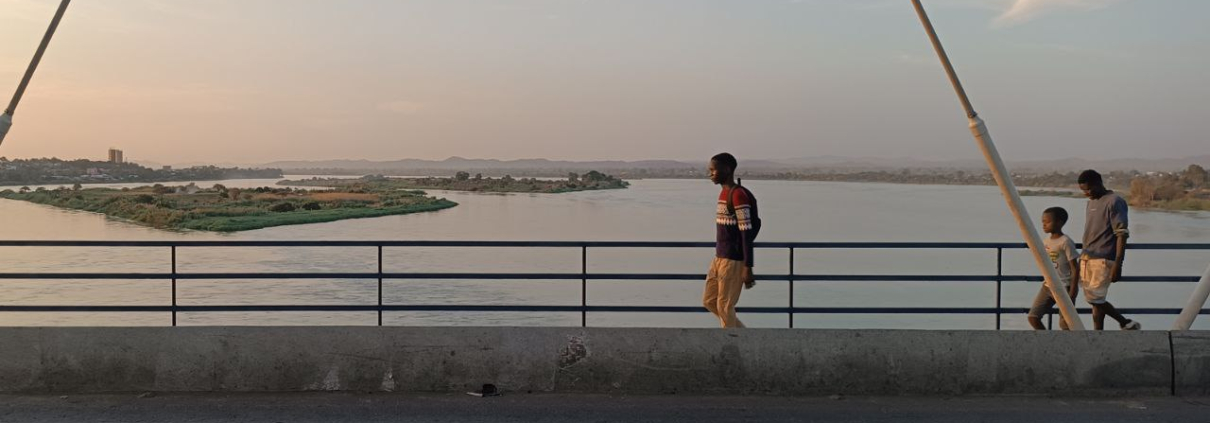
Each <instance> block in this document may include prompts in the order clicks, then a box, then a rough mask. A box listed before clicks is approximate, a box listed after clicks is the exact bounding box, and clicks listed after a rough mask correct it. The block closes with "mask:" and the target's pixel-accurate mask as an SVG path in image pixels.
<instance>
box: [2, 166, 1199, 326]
mask: <svg viewBox="0 0 1210 423" xmlns="http://www.w3.org/2000/svg"><path fill="white" fill-rule="evenodd" d="M291 177H292V178H297V177H299V176H291ZM274 182H275V181H273V180H231V181H221V182H220V183H222V184H224V185H226V186H228V187H256V186H265V185H272V184H273V183H274ZM214 183H215V182H214V181H199V182H198V184H199V185H202V186H209V185H211V184H214ZM128 185H130V186H134V185H140V184H128ZM745 185H746V186H748V187H749V188H751V189H752V190H753V191H754V192H755V193H756V195H757V197H758V198H759V200H760V205H761V214H762V217H763V218H764V222H765V223H764V229H763V230H762V233H761V236H760V241H811V242H816V241H958V242H1020V240H1021V237H1020V234H1019V232H1018V230H1017V228H1016V225H1015V223H1014V222H1013V220H1012V218H1011V216H1010V215H1009V214H1008V212H1007V210H1006V208H1005V205H1004V200H1003V199H1002V198H1001V197H1000V194H999V191H998V190H997V189H996V188H995V187H983V186H976V187H971V186H921V185H892V184H866V183H832V182H789V181H750V182H747V183H746V184H745ZM111 186H122V185H111ZM3 188H5V187H0V189H3ZM717 190H718V188H717V187H714V186H712V185H711V184H710V183H709V182H708V181H695V180H638V181H632V185H631V187H630V188H629V189H625V190H610V191H591V192H578V193H567V194H480V193H459V192H447V191H430V194H431V195H435V196H439V197H445V198H448V199H451V200H453V201H456V202H458V203H459V204H460V205H459V206H458V207H454V208H452V209H447V210H442V211H438V212H432V213H421V214H413V215H403V216H388V217H380V218H371V219H354V220H345V221H340V222H331V223H320V224H310V225H296V226H283V227H275V228H266V229H261V230H255V231H247V232H240V233H235V234H218V233H207V232H174V231H164V230H157V229H150V228H145V227H141V226H138V225H134V224H131V223H128V222H123V221H119V220H115V219H109V218H106V217H105V216H102V215H98V214H94V213H85V212H76V211H67V210H59V209H55V208H52V207H47V206H42V205H36V204H31V203H26V202H19V201H11V200H0V216H3V218H4V225H3V226H0V239H6V240H18V239H21V240H50V239H56V240H621V241H713V237H714V226H713V225H714V215H713V213H714V210H715V199H716V198H717V195H718V191H717ZM1025 203H1026V205H1027V206H1028V207H1029V210H1030V213H1031V215H1032V216H1034V218H1035V219H1037V218H1038V217H1039V216H1040V214H1041V211H1042V210H1043V209H1045V208H1046V207H1050V206H1062V207H1065V208H1067V210H1068V211H1069V212H1070V213H1071V215H1072V220H1071V222H1069V223H1068V225H1067V232H1068V233H1069V234H1073V238H1075V239H1076V240H1077V241H1078V239H1079V235H1078V234H1079V233H1080V232H1081V230H1080V228H1082V226H1083V220H1084V219H1083V210H1084V202H1083V200H1079V199H1067V198H1050V197H1027V198H1026V199H1025ZM1131 220H1132V222H1131V223H1132V231H1133V234H1134V236H1133V238H1132V239H1131V240H1132V242H1146V243H1157V242H1176V243H1206V242H1210V213H1206V212H1200V213H1173V212H1153V211H1141V210H1139V211H1132V214H1131ZM995 254H996V253H995V251H994V250H986V249H985V250H800V251H798V253H797V254H796V256H795V272H797V273H800V274H937V275H948V274H994V272H995V269H996V258H995V257H996V256H995ZM712 255H713V251H712V250H710V249H590V250H589V252H588V268H589V271H590V272H604V273H636V272H644V273H665V272H667V273H704V272H705V270H706V267H707V265H708V264H709V262H710V259H711V257H712ZM375 256H376V252H375V249H374V248H310V247H308V248H298V247H290V248H251V247H240V248H181V249H179V251H178V259H179V264H178V271H181V272H224V271H228V272H373V271H375V267H376V262H375ZM787 256H788V254H787V252H786V251H785V250H759V251H758V254H757V263H756V264H757V266H756V268H757V273H762V272H766V273H775V274H785V273H786V272H787V270H788V269H787V265H788V257H787ZM1207 262H1210V251H1142V250H1138V251H1133V252H1132V253H1131V254H1130V257H1129V260H1128V262H1127V267H1126V270H1125V273H1126V274H1127V275H1184V276H1191V275H1200V274H1201V273H1202V271H1203V270H1204V269H1205V267H1206V265H1207ZM0 268H3V269H4V270H3V272H167V271H168V270H169V269H170V258H169V250H168V249H167V248H46V247H38V248H32V247H0ZM1004 268H1005V273H1006V274H1035V273H1036V269H1035V268H1034V267H1033V264H1032V261H1031V260H1030V258H1029V256H1028V253H1027V252H1026V251H1025V250H1009V251H1006V252H1005V264H1004ZM383 270H384V271H385V272H493V271H495V272H557V273H576V272H579V271H580V251H579V249H578V248H570V249H558V248H386V249H385V250H384V269H383ZM1038 287H1039V284H1038V283H1027V282H1005V283H1004V294H1003V298H1002V301H1003V304H1004V305H1005V306H1011V307H1028V306H1029V304H1030V302H1031V300H1032V298H1033V295H1034V294H1035V293H1036V292H1037V289H1038ZM1192 287H1193V284H1190V283H1119V284H1115V285H1114V286H1113V289H1112V290H1111V294H1110V299H1111V301H1113V302H1114V303H1115V304H1117V305H1118V306H1119V307H1122V308H1172V307H1181V306H1183V305H1184V300H1185V298H1186V296H1187V295H1188V294H1189V292H1190V291H1191V290H1192ZM376 288H377V282H376V281H368V280H234V281H231V280H226V281H224V280H185V281H180V282H178V301H179V303H180V304H182V305H243V304H366V305H370V304H374V303H375V302H376V301H377V299H376ZM701 288H702V283H701V282H698V281H590V282H589V285H588V299H589V303H590V304H593V305H655V306H661V305H675V306H694V305H700V299H701ZM170 298H171V289H170V284H169V282H168V281H151V280H134V281H120V280H118V281H86V280H85V281H68V280H62V281H55V280H49V281H48V280H41V281H34V280H0V304H3V305H165V304H169V303H170ZM793 299H794V303H795V305H796V306H800V307H991V306H994V305H995V284H994V283H993V282H799V283H797V284H796V287H795V292H794V297H793ZM788 300H789V299H788V294H787V285H786V283H785V282H779V281H762V282H760V283H759V284H758V285H757V287H756V288H755V289H752V290H748V291H745V292H744V294H743V297H742V299H741V301H740V306H741V307H743V306H785V305H786V304H787V302H788ZM384 302H385V303H386V304H499V305H521V304H531V305H578V304H579V302H580V281H579V280H575V281H476V280H388V281H386V282H385V284H384ZM1081 304H1082V299H1081V300H1079V301H1078V302H1077V305H1081ZM740 317H741V319H743V320H744V322H745V323H746V324H747V325H748V326H752V327H785V326H786V324H787V321H786V320H787V319H786V316H785V315H779V314H743V313H741V316H740ZM1138 320H1139V321H1141V322H1142V323H1143V324H1144V327H1145V329H1166V328H1167V327H1168V326H1169V325H1170V324H1171V322H1172V317H1171V316H1139V317H1138ZM1206 320H1207V319H1206V318H1205V317H1203V318H1202V320H1201V321H1199V323H1198V324H1197V325H1196V326H1195V327H1197V328H1203V329H1205V328H1210V323H1207V322H1206ZM375 322H376V314H375V313H373V312H369V313H363V312H313V313H298V312H274V313H268V312H261V313H234V312H222V313H182V314H181V315H180V316H179V323H180V324H182V325H314V324H323V325H364V324H375ZM384 322H385V324H389V325H578V324H579V322H580V316H579V314H578V313H545V314H543V313H526V312H499V313H479V312H388V313H386V314H385V316H384ZM1001 322H1002V324H1003V327H1004V328H1009V329H1024V328H1027V327H1028V326H1027V325H1026V323H1025V316H1024V315H1015V314H1014V315H1005V316H1003V317H1002V320H1001ZM1085 322H1086V324H1087V325H1091V322H1090V321H1089V320H1088V319H1087V318H1086V319H1085ZM169 323H170V318H169V317H168V316H167V315H166V314H164V313H0V325H6V326H13V325H165V324H169ZM588 324H589V325H590V326H674V327H713V326H717V321H716V320H715V319H713V318H712V317H711V316H709V315H708V314H706V313H704V312H703V313H593V314H590V315H589V316H588ZM795 327H827V328H919V329H990V328H994V327H995V317H994V316H991V315H863V314H826V315H819V314H810V315H797V316H796V317H795Z"/></svg>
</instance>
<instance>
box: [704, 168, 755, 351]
mask: <svg viewBox="0 0 1210 423" xmlns="http://www.w3.org/2000/svg"><path fill="white" fill-rule="evenodd" d="M737 165H738V164H737V162H736V160H735V156H732V155H730V154H727V153H721V154H718V155H715V156H714V157H713V158H711V159H710V182H713V183H714V184H715V185H721V186H722V188H723V189H722V192H720V193H719V195H718V203H717V207H716V212H715V228H716V229H715V232H716V237H715V244H714V245H715V247H714V261H713V262H712V263H711V264H710V271H709V272H707V273H706V290H705V292H704V293H703V295H702V305H704V306H706V310H710V313H712V314H714V315H715V316H718V319H719V322H720V323H721V324H722V326H723V327H724V328H742V327H744V324H743V322H740V321H739V318H738V317H736V315H735V305H736V303H738V302H739V294H740V292H742V291H743V288H744V287H745V286H746V287H748V288H751V287H752V286H753V285H755V284H756V278H755V277H753V276H752V263H753V261H752V258H753V257H752V253H753V248H752V244H753V242H754V241H755V240H756V234H757V232H758V231H760V215H759V214H758V212H757V208H756V197H754V196H753V195H752V191H748V189H747V188H744V187H742V186H740V185H739V184H738V183H736V181H735V168H736V166H737Z"/></svg>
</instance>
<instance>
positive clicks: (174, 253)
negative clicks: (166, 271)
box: [171, 245, 176, 326]
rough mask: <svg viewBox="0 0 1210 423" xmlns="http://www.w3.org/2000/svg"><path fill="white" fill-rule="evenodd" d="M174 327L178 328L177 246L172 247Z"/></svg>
mask: <svg viewBox="0 0 1210 423" xmlns="http://www.w3.org/2000/svg"><path fill="white" fill-rule="evenodd" d="M171 248H172V326H176V246H175V245H173V246H172V247H171Z"/></svg>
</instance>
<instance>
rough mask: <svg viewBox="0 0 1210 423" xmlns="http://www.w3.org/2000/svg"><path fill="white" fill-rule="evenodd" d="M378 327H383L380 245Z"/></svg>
mask: <svg viewBox="0 0 1210 423" xmlns="http://www.w3.org/2000/svg"><path fill="white" fill-rule="evenodd" d="M378 326H382V245H381V244H379V245H378Z"/></svg>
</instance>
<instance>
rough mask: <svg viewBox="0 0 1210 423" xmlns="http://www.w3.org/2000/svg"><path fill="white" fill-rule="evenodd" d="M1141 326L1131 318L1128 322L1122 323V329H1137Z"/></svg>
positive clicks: (1141, 326) (1141, 325)
mask: <svg viewBox="0 0 1210 423" xmlns="http://www.w3.org/2000/svg"><path fill="white" fill-rule="evenodd" d="M1142 328H1143V324H1142V323H1139V322H1136V321H1134V320H1131V321H1130V323H1127V324H1124V325H1122V330H1139V329H1142Z"/></svg>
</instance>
